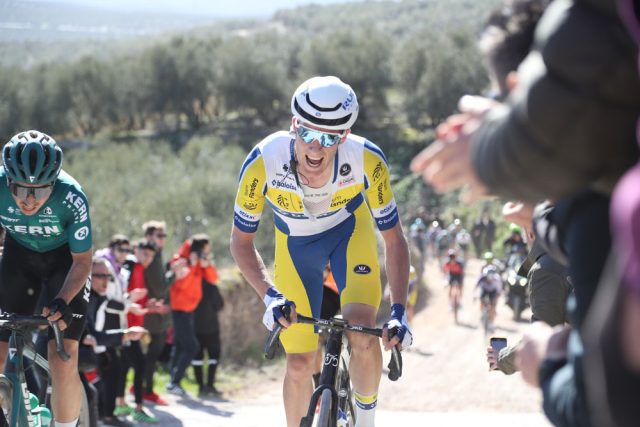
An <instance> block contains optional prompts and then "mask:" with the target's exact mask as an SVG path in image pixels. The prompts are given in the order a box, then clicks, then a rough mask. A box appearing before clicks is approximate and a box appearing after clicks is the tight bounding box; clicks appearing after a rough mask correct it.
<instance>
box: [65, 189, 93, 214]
mask: <svg viewBox="0 0 640 427" xmlns="http://www.w3.org/2000/svg"><path fill="white" fill-rule="evenodd" d="M63 204H64V205H66V206H69V207H73V208H75V213H76V214H77V217H76V218H75V220H76V222H83V221H86V220H87V218H88V217H89V215H88V214H87V204H86V203H85V202H84V200H83V199H82V197H80V196H79V195H77V194H76V193H74V192H73V191H69V192H68V193H67V196H66V197H65V198H64V202H63Z"/></svg>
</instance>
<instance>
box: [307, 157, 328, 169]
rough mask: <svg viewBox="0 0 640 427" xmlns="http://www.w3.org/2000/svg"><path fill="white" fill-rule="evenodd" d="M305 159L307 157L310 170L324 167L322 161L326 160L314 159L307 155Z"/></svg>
mask: <svg viewBox="0 0 640 427" xmlns="http://www.w3.org/2000/svg"><path fill="white" fill-rule="evenodd" d="M304 157H305V160H306V161H307V166H309V167H310V168H319V167H320V166H322V160H324V159H323V158H320V159H312V158H310V157H309V156H307V155H305V156H304Z"/></svg>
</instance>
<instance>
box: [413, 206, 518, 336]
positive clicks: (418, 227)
mask: <svg viewBox="0 0 640 427" xmlns="http://www.w3.org/2000/svg"><path fill="white" fill-rule="evenodd" d="M420 212H422V213H424V212H425V211H424V209H420ZM483 221H486V222H487V223H492V224H495V223H494V221H493V220H492V219H491V216H490V215H489V214H488V213H483V214H482V217H481V218H479V219H478V221H477V222H476V223H475V224H474V227H473V230H474V232H475V235H474V237H472V235H471V233H469V232H468V231H467V230H466V228H465V227H464V226H463V224H462V220H461V219H459V218H454V219H453V221H451V223H450V224H449V225H448V226H444V225H441V224H443V221H442V220H441V219H439V218H436V219H431V220H425V219H423V218H422V217H420V216H418V217H417V218H415V219H414V220H413V221H412V222H411V225H410V227H409V242H410V249H411V253H412V255H413V259H416V260H419V261H416V264H418V265H420V271H421V275H420V277H421V279H420V282H422V273H424V266H425V263H426V262H428V261H429V260H433V261H434V262H435V264H436V265H437V266H438V267H437V268H438V269H439V270H440V271H441V272H442V273H443V275H444V277H445V282H446V286H448V290H449V292H448V295H449V310H450V311H452V312H453V314H454V320H455V322H456V323H458V321H459V319H458V310H459V309H460V308H462V297H463V290H464V280H465V267H466V265H467V262H468V261H469V259H471V258H472V257H474V258H478V259H482V260H483V263H482V266H481V268H480V273H479V277H478V279H477V280H476V282H475V286H474V292H476V294H477V295H476V298H477V299H479V300H480V312H481V313H485V311H488V313H487V316H488V317H487V319H486V324H487V328H486V329H487V330H486V332H487V333H491V332H494V331H495V317H496V305H497V301H498V298H499V297H500V296H501V295H505V299H506V303H507V304H509V305H510V307H511V308H512V309H513V311H514V316H513V317H514V319H515V320H519V319H520V314H521V313H522V311H523V310H524V309H525V308H526V307H527V306H528V302H527V301H528V300H527V298H528V295H527V293H526V284H527V279H526V277H523V276H522V275H520V274H518V270H519V268H520V266H521V265H522V263H523V262H524V260H525V259H526V256H527V253H528V247H527V238H526V236H525V235H523V230H522V228H521V227H520V226H518V225H516V224H511V225H510V226H509V235H508V237H507V238H506V239H504V241H503V242H498V245H497V247H495V248H494V247H493V245H494V242H495V237H494V236H495V231H491V232H490V234H491V236H492V237H491V239H490V240H487V239H486V236H484V235H483V233H482V232H481V231H480V230H482V231H485V230H486V227H483V226H482V224H483ZM426 223H429V224H430V226H429V227H428V228H427V227H426V226H425V224H426ZM485 232H486V231H485ZM473 241H475V243H474V244H473V247H474V248H475V249H476V250H475V255H474V256H472V253H471V252H470V251H471V244H472V242H473ZM485 243H486V244H490V246H484V245H485ZM485 248H487V249H488V250H486V251H483V249H485ZM494 250H495V251H497V252H500V253H502V254H503V255H502V259H498V258H497V257H496V256H494ZM513 277H515V280H516V282H517V283H516V284H517V286H511V285H512V283H511V281H512V280H513ZM516 294H517V295H516ZM516 298H519V299H520V303H519V304H518V305H517V306H514V304H512V301H513V300H514V299H516ZM483 323H485V321H483Z"/></svg>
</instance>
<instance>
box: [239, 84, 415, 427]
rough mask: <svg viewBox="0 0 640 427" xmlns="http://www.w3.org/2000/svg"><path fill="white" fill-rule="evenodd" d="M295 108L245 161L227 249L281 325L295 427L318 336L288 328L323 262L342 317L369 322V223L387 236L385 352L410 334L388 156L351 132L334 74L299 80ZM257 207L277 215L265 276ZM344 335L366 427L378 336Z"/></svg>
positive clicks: (373, 278) (305, 328) (318, 280)
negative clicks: (271, 263)
mask: <svg viewBox="0 0 640 427" xmlns="http://www.w3.org/2000/svg"><path fill="white" fill-rule="evenodd" d="M291 111H292V113H293V118H292V125H291V129H290V131H288V132H287V131H281V132H276V133H274V134H272V135H269V136H268V137H267V138H265V139H264V140H262V141H261V142H260V143H259V144H258V145H257V146H256V147H255V148H254V149H253V150H252V151H251V153H250V154H249V155H248V157H247V159H246V161H245V163H244V165H243V166H242V170H241V172H240V184H239V187H238V194H237V197H236V204H235V215H234V225H233V230H232V236H231V253H232V254H233V256H234V258H235V260H236V263H237V264H238V266H239V268H240V270H241V271H242V273H243V274H244V276H245V277H246V279H247V280H248V281H249V283H250V284H251V285H252V286H253V287H254V288H255V289H256V291H257V292H258V294H259V295H260V297H261V298H263V299H264V302H265V305H266V306H267V310H266V313H265V316H264V319H263V322H264V323H265V325H266V326H267V328H269V329H271V328H272V327H273V325H274V323H275V322H276V321H278V322H280V323H281V324H282V325H284V326H285V327H286V330H285V331H284V332H283V333H282V335H281V340H282V343H283V346H284V348H285V351H286V353H287V371H286V376H285V380H284V403H285V411H286V413H287V424H288V426H289V427H293V426H296V427H297V426H299V425H300V419H301V418H302V416H303V415H304V414H306V409H307V406H308V404H309V400H310V397H311V392H312V388H311V386H312V381H311V378H312V374H313V371H314V361H315V357H316V348H317V345H318V344H317V343H318V338H317V335H316V334H315V333H314V330H313V327H311V326H309V325H302V324H296V323H295V320H296V313H297V312H299V313H300V314H303V315H306V316H311V315H313V316H314V317H319V315H320V308H321V304H322V288H323V270H324V267H325V265H326V264H327V262H330V263H331V268H332V272H333V275H334V278H335V280H336V284H337V287H338V290H339V292H340V303H341V307H342V314H343V316H344V317H345V318H346V319H347V320H348V321H349V322H351V323H354V324H359V325H364V326H370V327H373V326H375V319H376V313H377V310H378V307H379V305H380V299H381V283H380V268H379V265H378V254H377V245H376V235H375V230H374V222H375V224H376V225H377V228H378V229H379V230H380V233H381V234H382V237H383V240H384V244H385V254H386V267H387V269H386V271H387V276H388V278H389V283H390V288H391V303H392V310H391V316H390V320H389V322H388V323H387V325H388V327H389V328H392V327H393V328H398V335H397V336H396V337H394V338H393V339H392V340H389V339H388V335H387V334H386V331H388V329H387V328H386V327H385V338H384V339H383V343H384V346H385V348H386V349H390V348H391V347H392V346H393V345H395V344H397V343H399V342H400V343H401V344H402V346H403V347H408V346H409V345H410V344H411V333H410V332H409V328H408V324H407V320H406V314H405V305H406V300H407V286H408V277H409V252H408V247H407V242H406V240H405V238H404V235H403V232H402V227H401V225H400V222H399V219H398V210H397V207H396V204H395V200H394V198H393V193H392V191H391V184H390V175H389V170H388V167H387V162H386V158H385V157H384V154H383V153H382V151H381V150H380V148H378V147H377V146H376V145H375V144H373V143H372V142H370V141H368V140H366V139H365V138H363V137H360V136H357V135H353V134H351V133H350V129H351V126H352V125H353V123H354V122H355V120H356V118H357V115H358V101H357V98H356V95H355V93H354V92H353V90H352V89H351V87H349V86H348V85H346V84H345V83H343V82H342V81H340V80H339V79H338V78H337V77H314V78H312V79H309V80H307V81H305V82H304V83H303V84H302V85H300V86H299V87H298V89H297V90H296V92H295V93H294V95H293V98H292V100H291ZM365 195H366V199H367V202H366V203H365ZM265 203H267V204H269V205H270V206H271V208H272V209H273V211H274V213H275V215H274V221H275V233H276V250H275V275H274V276H275V277H274V280H273V281H272V280H271V278H270V277H269V274H268V273H267V271H266V268H265V266H264V263H263V262H262V259H261V257H260V255H259V254H258V252H257V251H256V248H255V246H254V243H253V240H254V237H255V232H256V230H257V227H258V223H259V220H260V216H261V213H262V210H263V207H264V204H265ZM372 214H373V215H372ZM284 306H289V307H291V308H292V315H291V318H290V319H286V318H284V317H283V313H282V308H283V307H284ZM349 341H350V344H351V348H352V355H351V363H350V367H349V368H350V373H351V378H352V381H353V385H354V395H355V398H356V411H357V415H358V416H357V417H356V418H357V426H358V427H369V426H373V425H374V414H375V407H376V404H377V391H378V384H379V382H380V373H381V370H382V353H381V351H380V345H379V343H378V340H377V338H371V337H368V336H366V335H363V334H353V335H350V336H349Z"/></svg>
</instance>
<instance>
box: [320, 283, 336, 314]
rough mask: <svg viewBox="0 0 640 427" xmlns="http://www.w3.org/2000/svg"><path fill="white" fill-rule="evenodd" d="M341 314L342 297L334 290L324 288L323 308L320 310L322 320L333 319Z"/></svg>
mask: <svg viewBox="0 0 640 427" xmlns="http://www.w3.org/2000/svg"><path fill="white" fill-rule="evenodd" d="M338 312H340V295H338V294H336V293H335V292H334V291H333V290H332V289H329V288H328V287H326V286H322V308H321V309H320V318H322V319H331V318H332V317H333V316H335V315H336V314H338Z"/></svg>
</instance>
